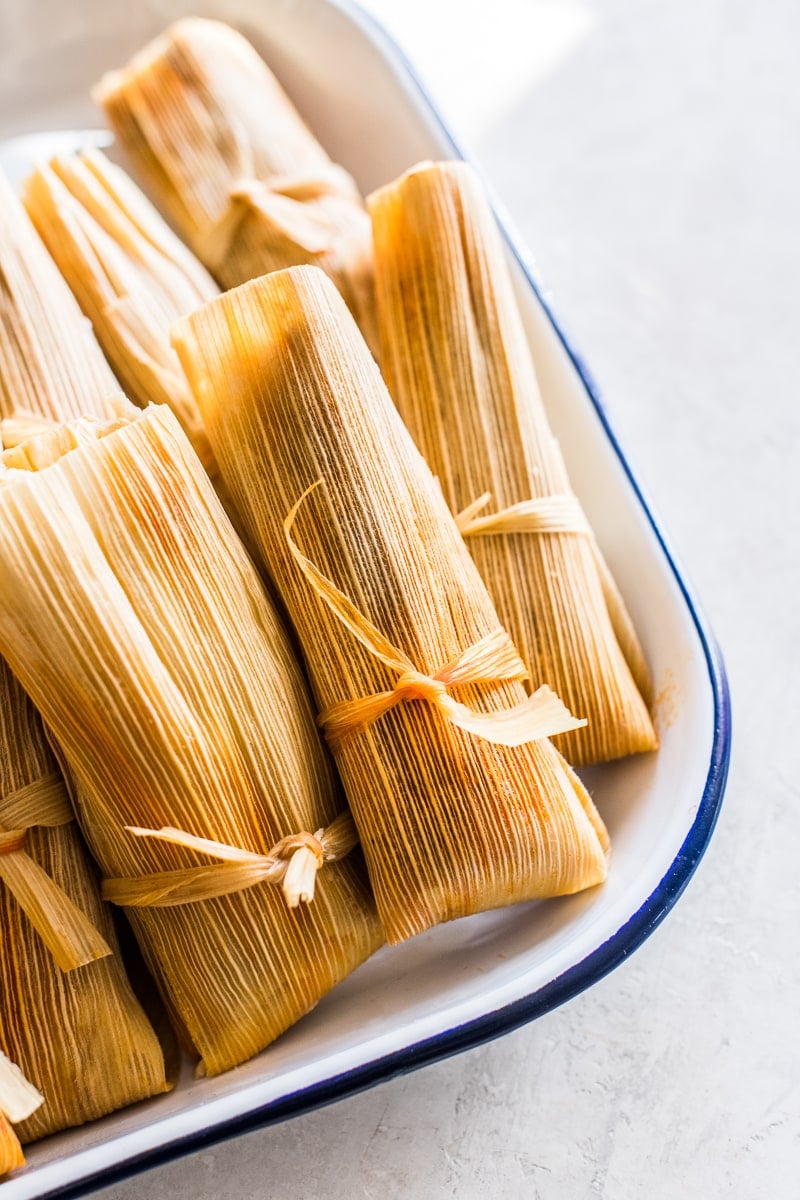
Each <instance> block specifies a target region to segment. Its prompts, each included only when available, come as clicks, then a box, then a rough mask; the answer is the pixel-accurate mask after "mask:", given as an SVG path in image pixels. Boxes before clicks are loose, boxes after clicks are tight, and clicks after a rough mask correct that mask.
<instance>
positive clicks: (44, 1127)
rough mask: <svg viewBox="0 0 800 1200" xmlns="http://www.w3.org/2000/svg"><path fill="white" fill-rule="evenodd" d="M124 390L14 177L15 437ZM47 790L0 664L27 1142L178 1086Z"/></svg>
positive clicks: (5, 371) (8, 960)
mask: <svg viewBox="0 0 800 1200" xmlns="http://www.w3.org/2000/svg"><path fill="white" fill-rule="evenodd" d="M118 392H119V385H118V384H117V381H116V379H115V378H114V376H113V374H112V373H111V371H110V369H109V367H108V365H107V363H106V361H105V359H104V358H103V355H102V353H101V351H100V348H99V347H98V345H97V343H96V341H95V339H94V337H93V335H92V331H91V327H90V326H89V323H88V322H87V321H86V319H85V317H83V316H82V314H81V312H80V309H79V308H78V306H77V304H76V302H75V300H74V298H73V296H72V294H71V293H70V290H69V288H68V287H67V285H66V283H65V282H64V280H63V279H62V278H61V276H60V274H59V273H58V270H57V269H56V267H55V265H54V264H53V262H52V261H51V259H50V258H49V256H48V254H47V252H46V250H45V249H44V247H43V245H42V243H41V241H40V240H39V237H38V236H37V234H36V232H35V230H34V229H33V227H32V225H31V224H30V221H29V220H28V218H27V217H26V215H25V213H24V210H23V209H22V206H21V204H20V203H19V201H18V200H17V198H16V197H15V196H14V194H13V193H12V192H11V190H10V188H9V187H8V185H7V183H6V182H5V180H4V179H3V178H2V177H1V176H0V417H2V418H4V419H3V422H2V437H3V442H4V444H6V445H8V444H9V443H10V442H15V441H17V440H21V439H23V438H25V437H28V436H30V435H31V434H32V433H33V432H35V431H37V430H38V431H41V430H44V429H47V428H48V427H51V426H52V425H53V423H54V421H56V420H57V419H58V418H60V417H69V416H73V417H74V416H77V415H78V414H79V413H81V412H89V413H96V414H106V413H109V412H111V411H112V410H113V402H112V400H111V397H112V396H114V394H116V393H118ZM43 795H44V798H45V799H46V800H47V802H48V803H49V804H50V805H51V807H52V806H53V805H55V806H56V807H59V806H60V807H61V808H63V809H67V808H68V800H67V795H66V789H65V784H64V780H63V778H62V777H61V774H60V772H59V770H58V767H57V764H56V761H55V759H54V757H53V754H52V752H51V750H50V748H49V746H48V743H47V739H46V737H45V733H44V729H43V727H42V723H41V719H40V717H39V715H38V713H37V712H36V711H35V709H34V707H33V705H32V704H31V702H30V701H29V700H28V698H27V697H26V696H25V694H24V693H23V691H22V689H21V688H20V686H19V684H18V683H17V682H16V681H15V680H14V679H13V677H12V675H11V673H10V671H9V670H8V667H7V666H6V664H5V663H3V662H0V831H3V830H10V831H13V830H14V829H21V830H22V831H23V839H21V840H22V845H21V847H20V849H19V850H18V851H16V852H15V853H12V854H6V855H4V856H3V857H2V858H0V991H2V995H3V1003H2V1005H1V1006H0V1047H3V1048H4V1049H5V1050H6V1051H7V1053H8V1054H9V1055H10V1056H11V1057H12V1058H13V1059H14V1060H15V1061H16V1062H18V1063H19V1064H20V1066H21V1067H22V1069H23V1071H24V1072H25V1075H26V1076H27V1077H28V1078H29V1079H31V1080H32V1081H34V1082H35V1083H36V1085H37V1086H38V1087H39V1088H40V1089H41V1090H42V1091H43V1092H44V1093H45V1094H46V1103H45V1104H44V1105H42V1107H41V1108H40V1109H39V1110H38V1111H37V1112H35V1113H34V1114H33V1115H31V1116H30V1118H28V1119H26V1120H23V1121H22V1122H21V1123H20V1125H19V1126H18V1127H17V1130H16V1134H18V1135H19V1136H20V1137H21V1138H22V1140H23V1141H24V1142H25V1141H31V1140H33V1139H35V1138H38V1137H42V1136H43V1135H45V1134H47V1133H52V1132H55V1131H56V1130H59V1129H64V1128H67V1127H69V1126H72V1125H80V1124H82V1123H83V1122H84V1121H89V1120H92V1119H94V1118H96V1117H99V1116H103V1115H104V1114H106V1113H109V1112H112V1111H113V1110H114V1109H117V1108H120V1107H122V1106H123V1105H126V1104H132V1103H134V1102H135V1101H137V1100H140V1099H144V1098H145V1097H147V1096H151V1095H154V1094H157V1093H159V1092H164V1091H166V1090H167V1087H168V1084H167V1081H166V1078H165V1070H164V1058H163V1053H162V1050H161V1047H160V1045H159V1042H158V1040H157V1038H156V1036H155V1034H154V1032H153V1030H152V1028H151V1027H150V1024H149V1022H148V1021H147V1019H146V1017H145V1015H144V1012H143V1011H142V1009H141V1007H140V1005H139V1003H138V1001H137V1000H136V998H135V997H134V994H133V992H132V990H131V986H130V983H129V982H128V979H127V976H126V974H125V971H124V968H123V966H122V962H121V959H120V956H119V949H118V946H117V942H116V937H115V934H114V929H113V925H112V922H111V919H110V915H109V912H108V910H107V907H106V905H104V904H103V903H102V901H101V899H100V895H99V885H98V881H97V878H96V876H95V873H94V869H93V867H92V866H90V864H89V858H88V854H87V852H86V849H85V846H84V844H83V840H82V838H81V836H80V834H79V832H78V829H77V827H76V825H75V824H74V822H72V823H65V824H49V825H39V824H37V823H34V824H33V826H32V827H29V825H28V822H29V820H31V819H33V818H32V817H31V815H30V814H31V813H33V814H34V817H35V813H36V811H37V807H38V806H41V805H42V803H43ZM31 803H32V804H33V809H31V807H30V805H31ZM46 807H47V805H46V804H45V808H46ZM26 813H27V814H28V815H27V816H26ZM45 819H46V820H52V819H53V818H52V817H46V818H45ZM55 819H56V820H59V821H61V820H62V818H61V817H56V818H55ZM36 820H38V818H36ZM7 836H8V835H6V834H5V833H2V832H0V841H3V840H5V839H6V837H7ZM73 906H74V910H76V911H74V910H73ZM84 914H85V915H84ZM82 915H83V921H82V922H81V920H80V917H81V916H82ZM79 964H83V965H79Z"/></svg>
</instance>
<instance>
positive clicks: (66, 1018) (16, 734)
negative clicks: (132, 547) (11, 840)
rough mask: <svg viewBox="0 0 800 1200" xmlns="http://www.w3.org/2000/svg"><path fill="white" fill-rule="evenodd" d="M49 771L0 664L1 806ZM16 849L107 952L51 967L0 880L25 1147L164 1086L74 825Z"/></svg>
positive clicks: (34, 834)
mask: <svg viewBox="0 0 800 1200" xmlns="http://www.w3.org/2000/svg"><path fill="white" fill-rule="evenodd" d="M56 669H57V668H56ZM56 772H57V768H56V763H55V760H54V758H53V755H52V752H51V750H50V748H49V746H48V744H47V740H46V738H45V733H44V730H43V728H42V723H41V720H40V718H39V716H38V714H37V713H36V711H35V710H34V707H33V705H32V704H31V702H30V700H29V699H28V697H27V696H26V695H25V694H24V692H23V691H22V688H21V687H20V686H19V684H18V683H17V682H16V680H15V679H14V678H13V676H12V675H11V672H10V671H9V669H8V667H7V666H6V664H5V663H4V662H2V661H0V809H2V798H3V797H6V796H10V795H11V794H12V793H16V792H18V791H19V790H20V789H22V788H25V787H28V786H29V785H32V784H35V783H36V782H37V781H39V780H42V779H45V778H46V777H48V776H51V775H54V774H56ZM62 786H63V784H62ZM25 850H26V853H27V854H28V855H29V856H30V857H31V858H32V859H33V861H34V862H35V863H37V864H38V865H39V866H40V867H41V868H42V869H43V870H44V871H45V872H46V873H47V875H48V876H49V877H50V878H51V879H52V880H53V881H54V882H55V883H57V884H58V885H59V886H60V887H61V888H62V889H63V890H64V891H65V892H66V893H67V895H68V896H69V897H70V898H71V899H72V900H73V901H74V902H75V903H76V904H77V905H78V906H79V908H81V909H82V910H83V911H84V912H85V913H86V914H87V916H88V917H89V919H90V920H91V922H92V924H93V925H94V926H95V928H96V929H97V930H99V931H100V933H101V934H102V936H103V938H104V939H105V941H106V942H107V943H108V945H109V947H111V948H112V950H113V954H111V955H110V956H108V957H104V958H101V959H99V960H97V961H95V962H89V963H87V964H86V965H85V966H82V967H78V968H77V969H76V970H73V971H69V972H64V971H62V970H60V969H59V968H58V967H57V966H56V964H55V962H54V960H53V956H52V954H51V953H50V951H49V950H48V949H47V947H46V946H45V944H44V942H43V941H42V940H41V938H40V937H39V936H38V935H37V934H36V933H34V931H33V930H32V928H31V925H30V922H29V921H28V918H27V917H26V916H25V914H24V913H23V912H22V910H21V908H20V906H19V904H18V903H17V902H16V900H15V899H14V897H13V895H12V894H11V892H10V890H9V889H8V888H7V887H6V886H4V885H3V884H1V883H0V991H2V997H3V999H2V1004H0V1047H2V1049H3V1050H4V1051H5V1052H6V1054H8V1056H9V1057H10V1058H11V1059H13V1061H14V1062H16V1063H19V1065H20V1067H21V1068H22V1070H23V1072H24V1074H25V1076H26V1077H27V1078H28V1079H29V1080H31V1082H32V1083H33V1084H34V1085H35V1086H36V1087H37V1088H38V1089H39V1090H40V1091H41V1092H42V1093H43V1094H44V1096H45V1103H44V1104H43V1105H42V1106H41V1108H39V1109H38V1110H37V1111H36V1112H34V1113H33V1114H32V1115H31V1116H30V1117H29V1118H27V1119H26V1120H23V1121H22V1122H21V1123H20V1124H19V1125H18V1126H17V1133H18V1134H19V1136H20V1137H21V1138H22V1140H23V1142H28V1141H33V1140H34V1139H36V1138H39V1137H43V1136H44V1135H45V1134H48V1133H54V1132H55V1131H57V1130H59V1129H65V1128H68V1127H69V1126H71V1125H81V1124H83V1122H84V1121H91V1120H94V1119H95V1118H96V1117H100V1116H103V1115H104V1114H105V1113H109V1112H113V1111H114V1109H117V1108H121V1107H123V1106H124V1105H126V1104H133V1103H134V1102H135V1101H136V1100H142V1099H144V1098H145V1097H147V1096H152V1095H156V1094H158V1093H160V1092H164V1091H166V1090H167V1086H168V1085H167V1081H166V1079H165V1076H164V1059H163V1054H162V1051H161V1047H160V1046H159V1043H158V1040H157V1038H156V1036H155V1034H154V1032H153V1030H152V1029H151V1027H150V1025H149V1023H148V1021H147V1019H146V1017H145V1015H144V1013H143V1011H142V1009H141V1006H140V1005H139V1002H138V1001H137V1000H136V998H135V997H134V994H133V992H132V990H131V986H130V983H129V982H128V979H127V976H126V974H125V971H124V969H123V966H122V962H121V959H120V956H119V948H118V946H117V941H116V936H115V933H114V927H113V924H112V922H111V917H110V914H109V912H108V909H107V906H106V905H105V904H103V903H102V901H101V900H100V895H99V887H98V881H97V877H96V875H95V872H94V870H93V868H92V867H91V866H90V865H89V860H88V855H87V853H86V850H85V847H84V845H83V841H82V839H81V836H80V833H79V832H78V829H77V826H76V825H75V824H74V823H72V824H69V825H62V826H58V827H55V828H33V829H30V830H28V833H27V835H26V840H25Z"/></svg>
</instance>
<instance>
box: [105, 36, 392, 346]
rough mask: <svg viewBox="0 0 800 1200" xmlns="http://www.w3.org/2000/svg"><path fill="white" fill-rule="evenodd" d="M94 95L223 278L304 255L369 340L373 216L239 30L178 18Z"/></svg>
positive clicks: (174, 218) (229, 283)
mask: <svg viewBox="0 0 800 1200" xmlns="http://www.w3.org/2000/svg"><path fill="white" fill-rule="evenodd" d="M95 96H96V98H97V99H98V100H99V102H100V103H101V105H102V107H103V109H104V110H105V113H106V116H107V117H108V120H109V123H110V125H111V128H112V129H113V130H114V133H115V134H116V136H117V138H118V139H119V141H120V143H121V145H122V146H123V148H124V149H125V152H126V153H127V155H128V157H129V158H130V159H131V161H132V162H133V165H134V167H135V169H136V171H137V173H138V174H139V176H140V177H141V179H142V181H143V182H144V184H145V186H146V187H147V188H148V190H149V191H150V192H151V194H152V195H153V198H154V199H155V201H156V203H157V204H158V205H159V207H160V208H162V210H163V211H164V213H165V214H166V215H167V216H168V217H169V219H170V220H171V222H172V223H173V224H174V226H175V228H176V229H177V230H178V231H179V232H180V234H181V235H182V237H183V238H184V239H185V240H186V242H187V243H188V245H189V246H190V247H191V248H192V250H193V251H194V253H195V254H196V255H197V257H198V258H199V259H200V260H201V262H203V263H204V264H205V265H206V267H208V269H209V271H211V273H212V275H214V277H215V278H216V279H217V280H218V281H219V282H220V283H221V284H222V286H223V287H233V286H235V285H236V284H239V283H242V282H244V281H245V280H247V279H253V278H254V277H256V276H258V275H263V274H264V273H265V272H267V271H273V270H276V269H277V268H280V267H288V266H292V265H295V264H299V263H313V264H314V265H316V266H318V267H321V268H322V269H323V270H324V271H326V272H327V273H328V274H329V275H330V276H331V278H332V279H333V280H334V282H335V283H336V285H337V287H338V288H339V289H340V291H341V293H342V295H343V296H344V298H345V300H346V301H347V303H348V305H349V306H350V308H351V310H352V312H353V313H354V315H355V317H356V319H357V320H358V322H359V324H360V325H361V328H362V330H363V332H364V335H365V336H366V337H367V338H368V339H369V340H371V341H372V342H373V343H374V340H375V338H374V311H373V295H372V254H371V244H370V226H369V218H368V217H367V214H366V213H365V211H364V207H363V203H362V201H361V198H360V196H359V194H358V190H357V188H356V185H355V183H354V182H353V180H352V178H351V177H350V175H348V174H347V172H346V171H345V170H344V169H343V168H342V167H340V166H338V165H337V164H335V163H333V162H332V161H331V159H330V158H329V157H328V155H327V154H326V152H325V151H324V150H323V148H322V146H321V145H320V144H319V142H318V141H317V139H316V138H315V137H314V135H313V134H312V133H311V132H310V130H309V129H308V128H307V126H306V125H305V123H304V122H303V121H302V119H301V117H300V115H299V114H298V112H297V111H296V109H295V108H294V106H293V104H292V103H291V101H290V100H289V99H288V97H287V96H286V94H285V92H284V91H283V89H282V88H281V86H280V84H279V83H278V81H277V80H276V79H275V77H274V75H273V74H272V72H271V71H270V70H269V68H268V67H267V65H266V63H265V62H264V61H263V60H262V59H261V57H260V56H259V55H258V54H257V53H256V51H255V50H254V48H253V47H252V46H251V45H250V44H249V42H247V41H246V39H245V38H243V37H242V35H241V34H239V33H237V32H236V31H235V30H234V29H232V28H230V27H229V26H227V25H223V24H221V23H220V22H218V21H206V20H200V19H198V18H189V19H185V20H182V21H178V22H176V24H174V25H173V26H171V28H170V29H168V30H167V31H166V32H165V33H164V34H162V35H161V37H159V38H157V39H156V40H155V41H153V42H152V43H151V44H150V45H148V46H146V47H145V48H144V49H143V50H141V51H140V52H139V53H138V54H137V55H136V56H135V57H134V58H133V60H132V61H131V62H130V63H129V65H128V66H127V67H124V68H122V69H120V70H117V71H112V72H110V73H109V74H108V75H106V76H105V77H104V79H102V80H101V82H100V84H99V85H98V87H97V88H96V89H95Z"/></svg>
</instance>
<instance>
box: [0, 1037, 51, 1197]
mask: <svg viewBox="0 0 800 1200" xmlns="http://www.w3.org/2000/svg"><path fill="white" fill-rule="evenodd" d="M43 1103H44V1096H43V1095H42V1094H41V1092H39V1091H37V1089H36V1088H35V1087H34V1086H33V1084H32V1083H30V1081H29V1080H27V1079H26V1078H25V1076H24V1075H23V1074H22V1071H20V1069H19V1067H18V1066H17V1064H16V1063H13V1062H11V1060H10V1059H9V1058H7V1057H6V1055H5V1054H3V1053H2V1051H0V1176H3V1175H6V1174H8V1172H9V1171H16V1170H17V1168H18V1167H24V1166H25V1156H24V1154H23V1153H22V1146H21V1145H20V1141H19V1138H18V1137H17V1135H16V1133H15V1132H14V1130H13V1128H12V1124H16V1123H17V1122H19V1121H24V1120H25V1118H26V1117H29V1116H31V1115H32V1114H33V1113H34V1112H36V1109H37V1108H39V1107H41V1105H42V1104H43Z"/></svg>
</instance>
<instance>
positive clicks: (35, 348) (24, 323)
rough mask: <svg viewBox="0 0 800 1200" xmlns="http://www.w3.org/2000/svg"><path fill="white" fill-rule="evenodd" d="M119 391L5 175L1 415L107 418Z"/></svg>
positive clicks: (0, 197) (0, 254)
mask: <svg viewBox="0 0 800 1200" xmlns="http://www.w3.org/2000/svg"><path fill="white" fill-rule="evenodd" d="M118 395H119V384H118V383H117V380H116V379H115V378H114V375H113V374H112V372H111V368H110V367H109V366H108V363H107V362H106V360H105V358H104V357H103V354H102V351H101V350H100V347H99V346H98V344H97V341H96V340H95V337H94V334H93V333H92V328H91V325H90V324H89V322H88V321H87V320H86V318H85V317H84V316H83V314H82V313H81V310H80V308H79V307H78V304H77V302H76V300H75V297H74V296H73V295H72V293H71V292H70V290H69V288H68V287H67V284H66V283H65V282H64V280H63V278H62V277H61V275H60V274H59V272H58V269H57V268H56V266H55V264H54V263H53V261H52V259H51V258H50V256H49V254H48V253H47V251H46V250H45V248H44V246H43V245H42V243H41V240H40V239H39V236H38V234H37V233H36V231H35V230H34V228H33V226H32V225H31V223H30V221H29V219H28V217H27V216H26V215H25V211H24V209H23V207H22V205H21V204H20V202H19V200H18V199H17V197H16V196H15V195H14V193H13V192H12V191H11V188H10V187H9V185H8V183H7V182H6V180H5V179H4V178H3V176H2V173H0V418H2V419H3V420H4V421H5V420H10V421H11V422H12V423H13V422H14V421H15V419H16V418H17V415H18V414H22V416H23V417H24V418H25V419H30V417H32V416H33V417H39V418H44V419H46V420H52V421H64V420H71V419H73V418H75V417H80V416H84V415H92V416H101V417H104V416H108V415H110V414H111V412H112V411H113V409H112V407H111V404H110V401H111V399H112V398H113V397H116V396H118ZM3 442H4V444H8V442H7V438H6V433H5V430H4V432H3Z"/></svg>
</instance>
